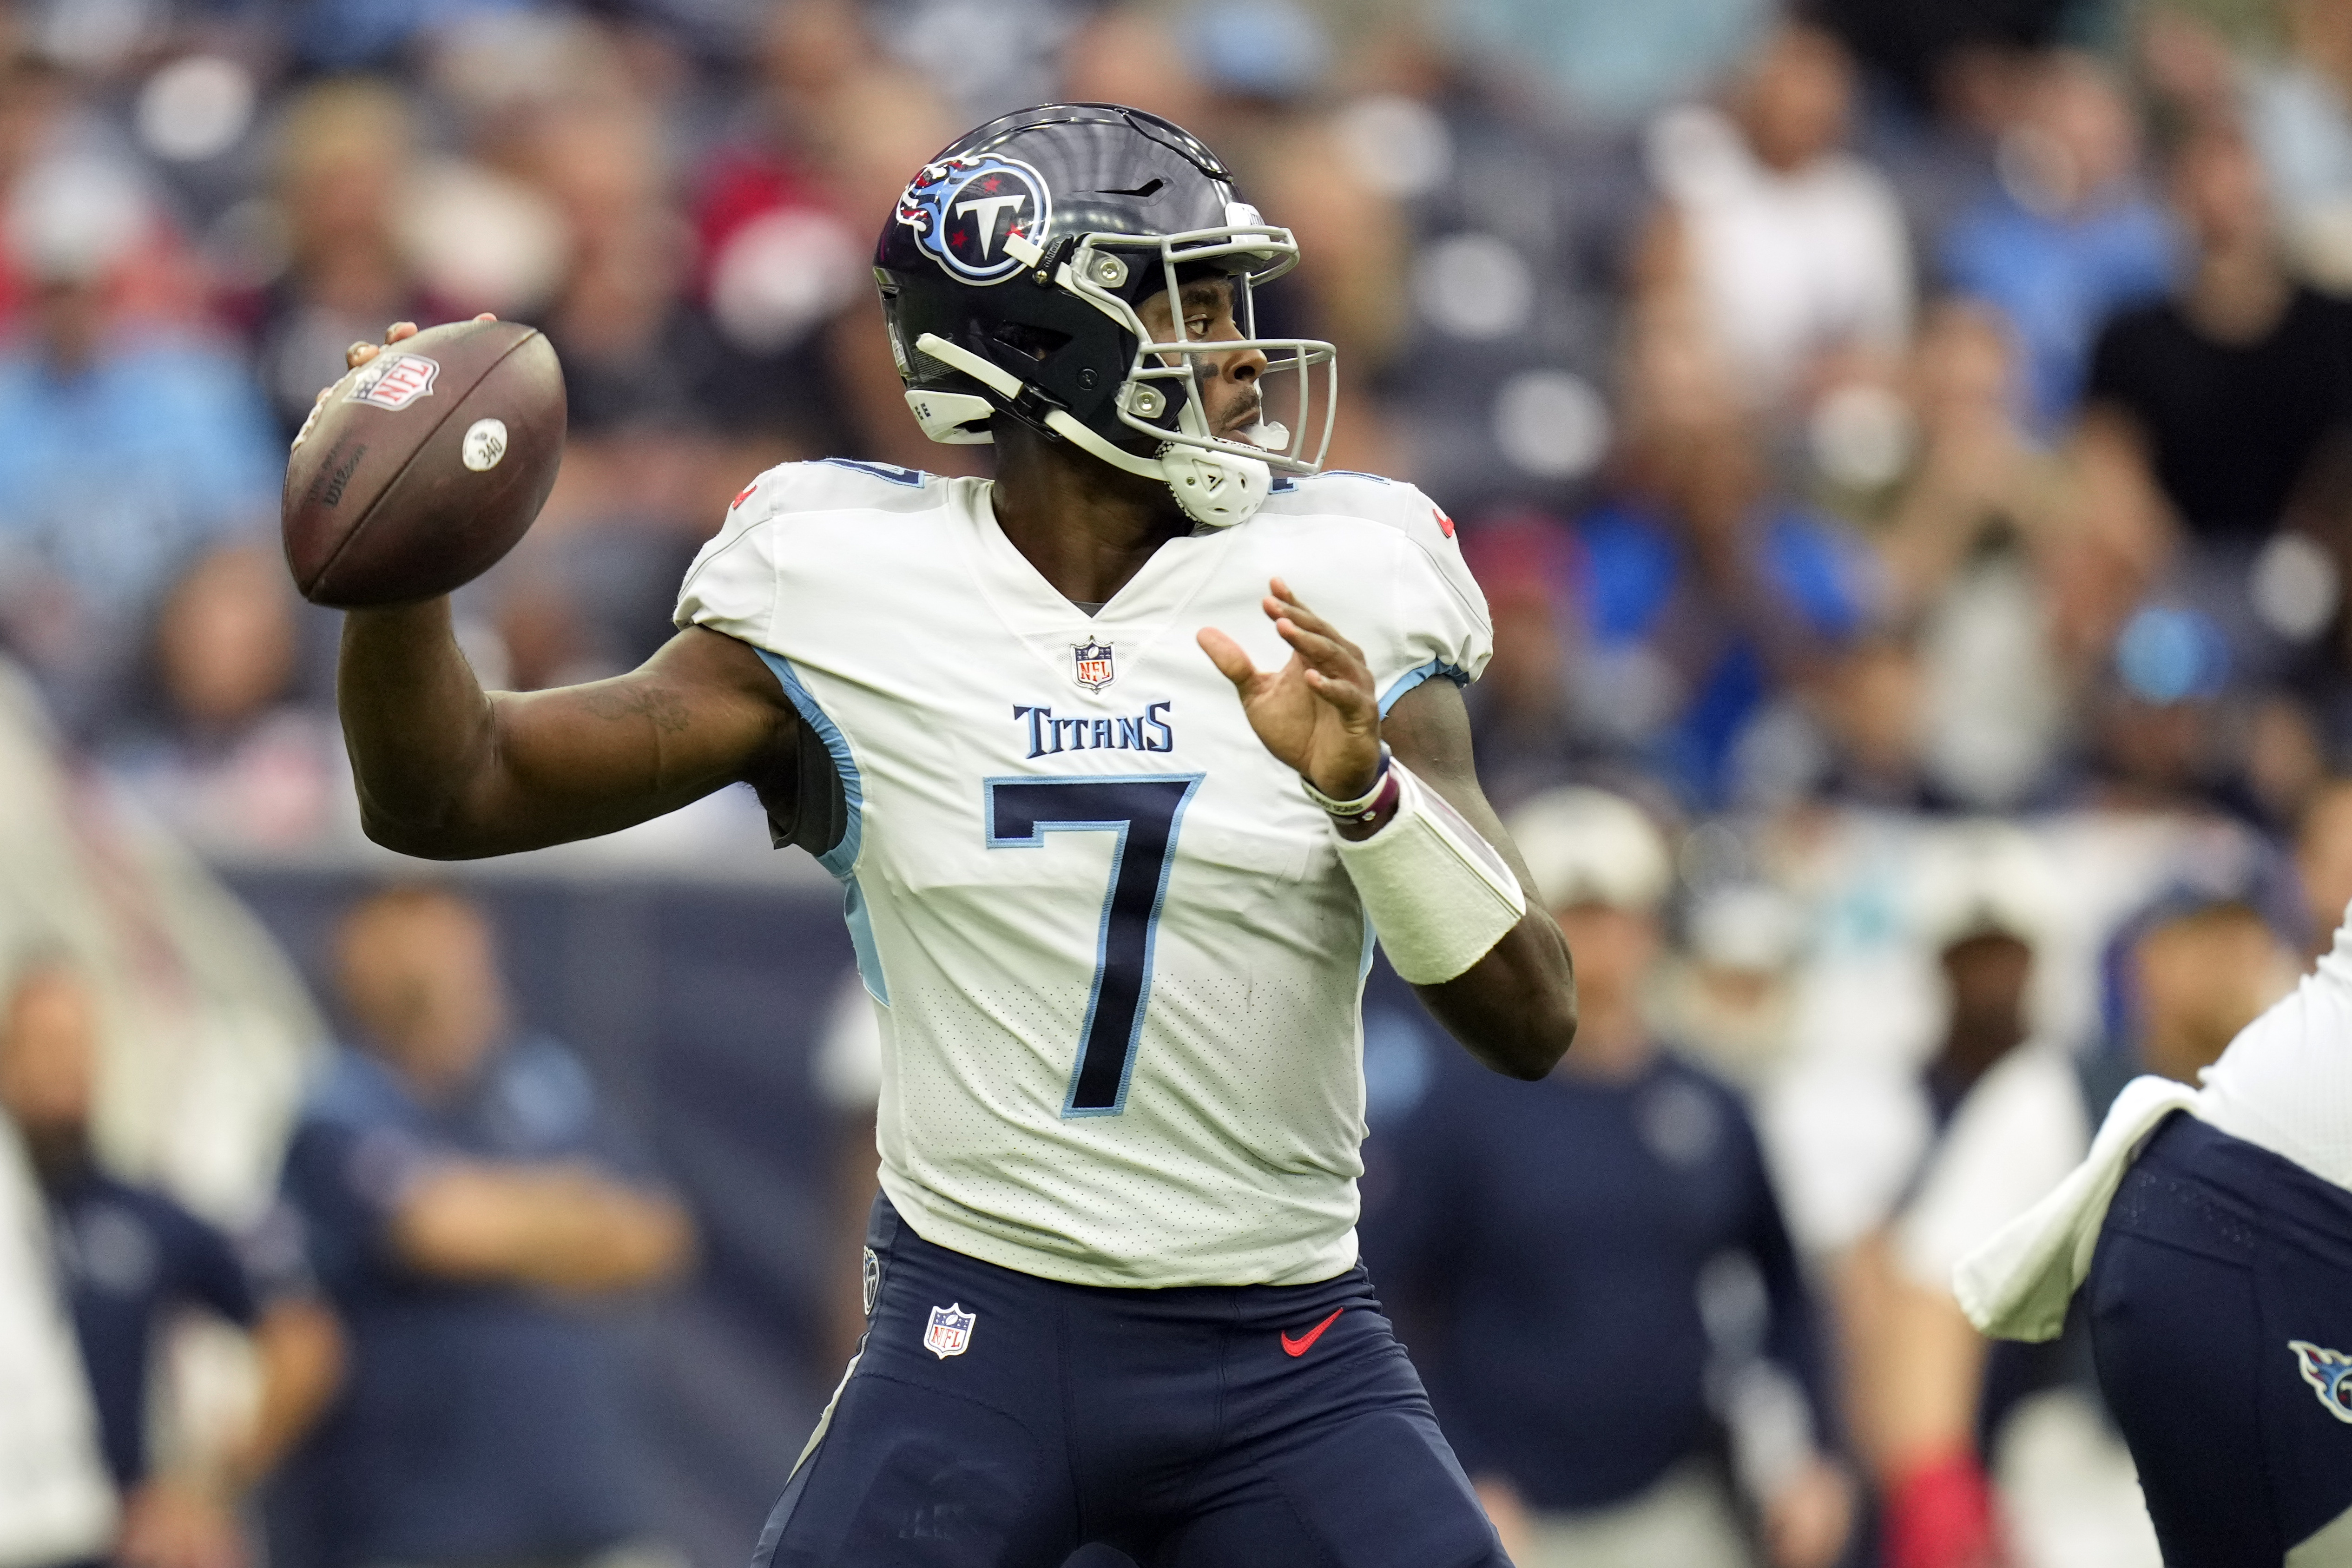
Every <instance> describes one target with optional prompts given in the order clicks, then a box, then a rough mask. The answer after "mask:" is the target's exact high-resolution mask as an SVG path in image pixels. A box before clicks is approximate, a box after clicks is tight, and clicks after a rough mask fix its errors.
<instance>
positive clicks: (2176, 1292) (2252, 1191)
mask: <svg viewBox="0 0 2352 1568" xmlns="http://www.w3.org/2000/svg"><path fill="white" fill-rule="evenodd" d="M2084 1289H2086V1291H2087V1292H2088V1304H2089V1308H2090V1321H2091V1342H2092V1348H2093V1352H2094V1353H2095V1356H2096V1359H2097V1363H2098V1370H2099V1386H2100V1389H2101V1390H2102V1391H2103V1392H2104V1393H2105V1395H2106V1400H2107V1405H2108V1407H2109V1408H2110V1409H2112V1410H2113V1411H2114V1412H2115V1415H2116V1424H2117V1425H2118V1426H2121V1427H2122V1428H2123V1434H2124V1437H2125V1440H2126V1442H2128V1443H2129V1444H2130V1445H2131V1451H2132V1458H2133V1460H2134V1461H2135V1462H2136V1463H2137V1465H2138V1467H2139V1479H2140V1486H2141V1489H2143V1490H2144V1491H2145V1492H2146V1493H2147V1508H2148V1513H2149V1515H2150V1516H2151V1517H2152V1518H2153V1519H2154V1520H2155V1521H2156V1533H2157V1539H2158V1542H2160V1543H2161V1544H2162V1546H2163V1548H2164V1561H2165V1563H2166V1564H2167V1565H2168V1568H2279V1565H2280V1564H2281V1563H2288V1562H2291V1563H2294V1565H2295V1568H2304V1564H2305V1563H2310V1564H2312V1565H2313V1568H2319V1565H2322V1564H2326V1565H2336V1564H2352V1377H2347V1376H2343V1375H2339V1374H2338V1373H2336V1372H2333V1371H2331V1370H2330V1369H2331V1368H2332V1367H2333V1366H2335V1365H2336V1363H2333V1362H2331V1361H2329V1360H2328V1359H2327V1356H2328V1354H2330V1353H2341V1354H2344V1355H2347V1356H2352V1193H2347V1192H2346V1191H2344V1190H2343V1189H2342V1188H2341V1187H2338V1186H2336V1185H2335V1184H2332V1183H2329V1182H2325V1181H2322V1180H2321V1179H2320V1178H2319V1177H2317V1176H2315V1175H2313V1174H2312V1173H2309V1172H2308V1171H2305V1169H2303V1167H2301V1166H2300V1165H2297V1164H2295V1163H2294V1162H2292V1161H2290V1160H2285V1159H2283V1158H2281V1157H2280V1156H2278V1155H2276V1154H2273V1153H2272V1152H2269V1151H2268V1150H2266V1149H2261V1148H2257V1147H2256V1146H2255V1145H2253V1144H2252V1143H2248V1142H2242V1140H2239V1139H2236V1138H2232V1137H2230V1136H2229V1135H2228V1134H2226V1133H2222V1132H2219V1131H2215V1130H2214V1129H2212V1128H2210V1127H2208V1126H2207V1125H2205V1123H2203V1122H2201V1121H2198V1120H2197V1119H2196V1118H2194V1117H2191V1116H2186V1115H2180V1116H2175V1117H2173V1118H2172V1119H2171V1120H2169V1121H2167V1122H2166V1123H2165V1124H2164V1125H2163V1126H2162V1127H2161V1128H2159V1129H2158V1131H2157V1132H2156V1134H2155V1135H2154V1136H2153V1137H2152V1138H2151V1139H2150V1140H2149V1141H2148V1143H2147V1147H2146V1148H2145V1149H2144V1150H2143V1151H2141V1153H2140V1156H2139V1158H2138V1159H2137V1161H2135V1162H2134V1163H2133V1164H2132V1167H2131V1169H2130V1170H2129V1171H2127V1172H2126V1173H2125V1175H2124V1179H2123V1184H2122V1185H2121V1186H2119V1187H2118V1188H2117V1189H2116V1198H2115V1203H2114V1205H2112V1206H2111V1207H2110V1208H2109V1209H2108V1211H2107V1220H2106V1225H2105V1228H2104V1230H2103V1231H2102V1232H2101V1234H2100V1238H2099V1246H2098V1251H2097V1252H2096V1254H2095V1255H2094V1257H2093V1259H2092V1263H2091V1274H2090V1278H2089V1279H2088V1280H2087V1281H2086V1283H2085V1286H2084ZM2344 1372H2345V1373H2352V1365H2347V1366H2346V1367H2345V1368H2344ZM2298 1546H2300V1547H2301V1550H2300V1551H2299V1552H2295V1554H2294V1556H2293V1557H2292V1558H2290V1557H2289V1556H2288V1553H2289V1552H2290V1551H2293V1550H2294V1549H2295V1548H2296V1547H2298Z"/></svg>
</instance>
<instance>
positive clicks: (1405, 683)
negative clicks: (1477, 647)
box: [1381, 658, 1470, 719]
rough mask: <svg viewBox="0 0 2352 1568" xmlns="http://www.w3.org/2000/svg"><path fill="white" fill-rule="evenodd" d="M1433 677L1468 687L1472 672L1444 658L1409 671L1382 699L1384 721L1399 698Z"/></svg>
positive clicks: (1399, 677) (1399, 678) (1432, 660)
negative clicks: (1439, 676) (1440, 677)
mask: <svg viewBox="0 0 2352 1568" xmlns="http://www.w3.org/2000/svg"><path fill="white" fill-rule="evenodd" d="M1433 675H1442V676H1444V677H1445V679H1448V680H1450V681H1452V682H1454V685H1456V686H1467V685H1469V684H1470V672H1469V671H1468V670H1466V669H1465V668H1462V667H1461V666H1460V665H1458V664H1448V663H1446V662H1445V661H1444V659H1442V658H1433V659H1431V660H1430V661H1429V662H1428V663H1427V664H1424V665H1422V666H1420V667H1419V668H1413V669H1408V670H1406V671H1405V672H1404V673H1403V674H1402V675H1400V676H1398V677H1397V678H1396V684H1395V685H1393V686H1391V687H1390V688H1389V689H1388V694H1387V695H1386V696H1384V697H1382V698H1381V718H1383V719H1385V718H1387V717H1388V716H1389V710H1390V709H1391V708H1393V707H1395V706H1396V705H1397V699H1398V698H1400V697H1402V696H1403V695H1404V694H1405V693H1406V692H1408V691H1411V690H1412V689H1413V688H1414V687H1416V686H1419V685H1420V684H1421V683H1422V682H1423V681H1424V680H1427V679H1429V678H1430V677H1431V676H1433Z"/></svg>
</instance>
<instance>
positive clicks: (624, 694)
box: [582, 685, 693, 735]
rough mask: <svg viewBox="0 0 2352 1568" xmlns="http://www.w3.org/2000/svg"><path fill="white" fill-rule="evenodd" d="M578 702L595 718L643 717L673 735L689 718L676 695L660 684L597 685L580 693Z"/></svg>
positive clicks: (689, 712) (687, 712)
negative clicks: (581, 694) (581, 702)
mask: <svg viewBox="0 0 2352 1568" xmlns="http://www.w3.org/2000/svg"><path fill="white" fill-rule="evenodd" d="M582 701H583V704H584V706H585V707H586V708H587V710H588V711H589V712H590V713H592V714H593V715H594V716H595V717H597V718H599V719H647V720H650V721H652V722H653V726H654V728H656V730H661V731H667V733H670V734H673V735H674V734H677V733H678V732H679V731H682V730H684V729H685V728H686V727H687V725H688V723H689V722H690V721H692V717H693V715H692V713H691V711H690V710H688V707H687V705H686V703H685V701H684V700H682V699H681V698H679V696H678V694H677V692H675V691H672V690H670V689H668V688H667V687H662V686H634V685H633V686H605V687H600V688H595V689H591V690H589V691H587V692H585V693H583V697H582Z"/></svg>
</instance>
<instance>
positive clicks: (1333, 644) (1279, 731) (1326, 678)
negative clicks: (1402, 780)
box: [1200, 577, 1381, 800]
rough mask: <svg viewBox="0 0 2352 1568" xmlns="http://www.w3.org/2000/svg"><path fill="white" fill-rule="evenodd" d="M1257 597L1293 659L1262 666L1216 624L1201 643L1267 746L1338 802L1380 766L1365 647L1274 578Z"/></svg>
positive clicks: (1376, 709) (1376, 710)
mask: <svg viewBox="0 0 2352 1568" xmlns="http://www.w3.org/2000/svg"><path fill="white" fill-rule="evenodd" d="M1268 586H1269V587H1270V588H1272V589H1273V592H1272V593H1270V594H1268V595H1266V596H1265V598H1264V599H1263V600H1261V601H1260V603H1261V604H1262V605H1263V606H1264V607H1265V613H1266V617H1267V618H1268V619H1269V620H1271V621H1273V622H1274V628H1275V630H1276V631H1277V632H1279V633H1281V634H1282V640H1283V641H1285V642H1286V643H1288V644H1289V645H1290V647H1291V654H1290V662H1289V663H1287V664H1286V665H1284V666H1283V667H1282V668H1280V669H1277V670H1261V669H1259V668H1257V666H1255V664H1252V663H1251V662H1250V657H1249V655H1248V654H1247V653H1245V652H1244V651H1243V650H1242V645H1241V644H1239V643H1237V642H1235V641H1234V639H1233V638H1232V637H1228V636H1227V635H1226V634H1225V633H1223V632H1221V631H1219V630H1217V629H1216V628H1215V627H1214V626H1203V627H1202V628H1201V633H1200V643H1201V649H1202V652H1204V653H1206V654H1207V655H1208V656H1209V658H1210V659H1211V661H1212V662H1213V663H1214V664H1215V665H1216V667H1217V668H1218V669H1219V670H1221V671H1222V672H1223V674H1224V677H1225V679H1227V680H1230V681H1232V682H1233V683H1234V690H1235V691H1237V692H1239V693H1240V694H1241V700H1242V711H1243V712H1244V713H1246V714H1247V715H1248V716H1249V721H1250V728H1251V729H1253V730H1255V731H1257V738H1258V739H1259V740H1261V741H1263V742H1265V749H1266V750H1267V751H1269V752H1273V753H1274V754H1275V755H1276V757H1277V758H1279V759H1280V760H1281V761H1283V762H1285V763H1288V764H1289V765H1290V766H1292V767H1294V768H1296V769H1297V770H1298V772H1299V773H1300V775H1301V776H1303V777H1304V778H1305V779H1306V780H1307V783H1309V784H1313V785H1314V786H1315V787H1316V788H1317V789H1319V790H1321V791H1322V792H1323V793H1324V794H1325V795H1330V796H1331V797H1333V798H1334V799H1337V800H1351V799H1353V798H1354V797H1356V796H1357V795H1361V794H1363V793H1364V791H1365V790H1367V789H1369V788H1370V787H1371V784H1372V782H1373V780H1374V779H1375V777H1376V776H1377V775H1378V774H1379V773H1380V766H1381V710H1380V704H1379V703H1378V702H1377V701H1375V700H1374V699H1373V697H1372V672H1371V668H1370V666H1369V665H1367V664H1366V663H1365V662H1364V653H1363V650H1362V649H1361V648H1360V647H1357V646H1356V645H1355V644H1354V643H1351V642H1349V640H1348V639H1347V638H1346V637H1341V636H1340V635H1339V631H1338V630H1337V629H1336V628H1334V627H1333V626H1332V625H1331V623H1330V622H1328V621H1327V620H1325V619H1324V618H1323V617H1322V616H1318V615H1317V614H1316V613H1315V612H1314V611H1312V610H1310V609H1308V608H1307V606H1306V605H1302V604H1300V603H1299V602H1298V600H1297V598H1296V597H1295V596H1293V595H1292V594H1291V592H1290V585H1289V584H1286V583H1285V582H1284V581H1283V580H1282V579H1281V578H1279V577H1276V578H1275V579H1274V580H1273V581H1272V582H1271V583H1270V584H1268Z"/></svg>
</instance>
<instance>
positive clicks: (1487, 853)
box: [1339, 762, 1528, 985]
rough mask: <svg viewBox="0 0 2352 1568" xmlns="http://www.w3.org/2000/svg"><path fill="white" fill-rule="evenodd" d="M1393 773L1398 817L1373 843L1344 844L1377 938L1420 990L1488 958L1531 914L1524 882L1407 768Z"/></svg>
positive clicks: (1396, 767) (1393, 768)
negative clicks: (1520, 884) (1491, 951)
mask: <svg viewBox="0 0 2352 1568" xmlns="http://www.w3.org/2000/svg"><path fill="white" fill-rule="evenodd" d="M1389 772H1390V773H1391V776H1392V777H1393V778H1395V780H1396V781H1397V784H1398V785H1399V790H1400V793H1399V795H1398V797H1397V808H1396V816H1393V817H1391V818H1390V819H1389V821H1388V823H1387V825H1386V826H1383V827H1381V830H1380V831H1379V832H1377V833H1375V834H1373V835H1372V836H1371V837H1369V838H1359V839H1352V840H1351V839H1347V838H1342V839H1340V840H1339V864H1341V865H1342V866H1345V867H1346V868H1348V875H1349V877H1350V878H1351V879H1354V881H1355V884H1356V895H1357V897H1359V898H1360V899H1361V900H1363V901H1364V912H1365V913H1366V914H1367V915H1369V916H1370V918H1371V922H1372V930H1373V931H1377V932H1378V933H1379V934H1380V939H1381V947H1382V948H1383V949H1385V950H1386V951H1387V952H1388V955H1389V963H1391V964H1393V965H1395V967H1396V972H1397V973H1399V974H1401V975H1402V976H1403V977H1404V978H1405V979H1406V980H1408V981H1410V982H1412V984H1415V985H1434V984H1437V983H1438V982H1440V981H1442V980H1451V979H1453V978H1454V976H1455V975H1457V974H1460V973H1462V972H1463V971H1464V970H1465V969H1468V968H1469V967H1470V966H1471V965H1472V964H1474V963H1477V962H1478V961H1479V960H1480V959H1482V958H1484V957H1486V953H1487V952H1488V951H1489V950H1490V949H1492V948H1493V947H1494V945H1495V944H1496V942H1500V941H1502V940H1503V937H1504V935H1505V934H1506V933H1507V932H1508V931H1510V929H1511V928H1512V927H1513V926H1515V925H1517V924H1518V923H1519V921H1520V919H1521V917H1523V916H1524V915H1526V913H1527V912H1528V900H1527V895H1526V894H1525V893H1524V892H1522V891H1521V890H1520V889H1519V879H1517V877H1515V876H1513V875H1512V874H1511V868H1510V867H1509V865H1508V864H1507V863H1506V862H1505V860H1504V859H1503V858H1502V856H1501V855H1500V854H1498V853H1496V849H1495V847H1494V846H1493V845H1491V844H1489V843H1487V842H1486V839H1485V838H1484V837H1480V835H1479V833H1478V831H1477V829H1475V828H1474V827H1472V826H1470V825H1469V824H1468V823H1467V822H1465V821H1464V820H1463V819H1462V814H1461V813H1459V812H1457V811H1455V810H1454V808H1453V807H1452V806H1451V805H1447V804H1446V803H1445V801H1444V798H1443V797H1441V796H1440V795H1438V793H1437V792H1436V791H1435V790H1433V789H1431V788H1430V787H1429V786H1428V785H1427V784H1423V783H1422V782H1421V781H1420V780H1419V779H1417V778H1415V777H1413V775H1412V770H1411V769H1409V768H1407V767H1406V766H1405V765H1404V764H1403V763H1399V762H1391V763H1390V764H1389Z"/></svg>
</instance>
